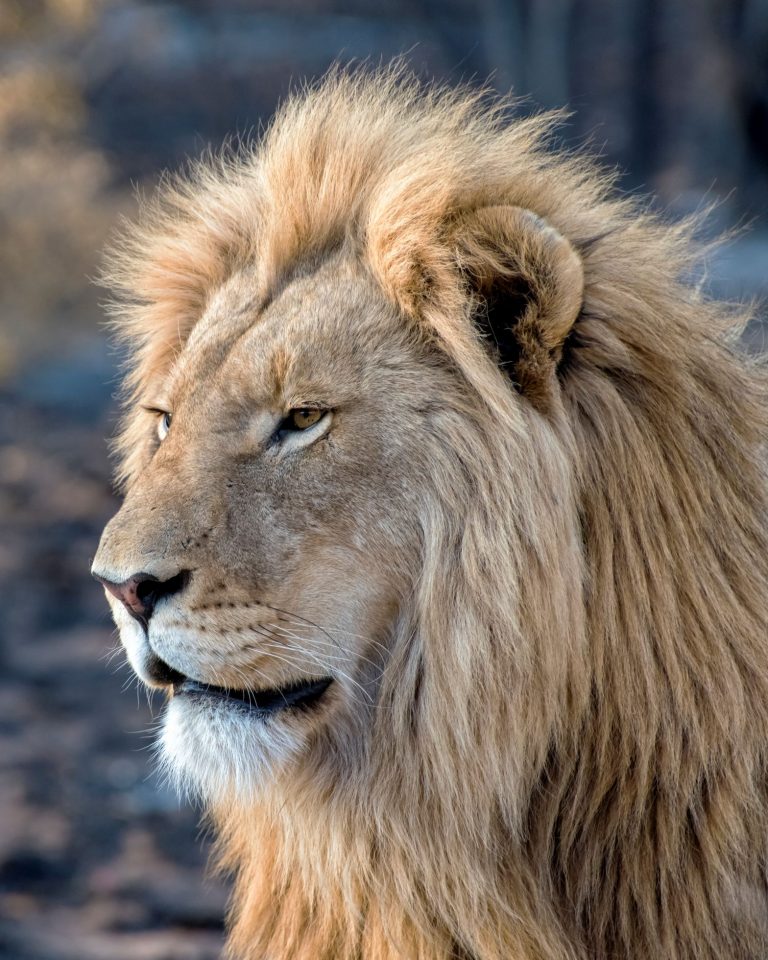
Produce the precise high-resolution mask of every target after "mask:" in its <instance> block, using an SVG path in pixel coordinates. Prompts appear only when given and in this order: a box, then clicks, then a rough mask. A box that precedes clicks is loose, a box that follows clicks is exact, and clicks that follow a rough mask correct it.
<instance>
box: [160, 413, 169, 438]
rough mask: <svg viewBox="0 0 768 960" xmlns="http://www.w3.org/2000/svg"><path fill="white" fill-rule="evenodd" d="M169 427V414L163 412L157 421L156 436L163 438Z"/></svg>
mask: <svg viewBox="0 0 768 960" xmlns="http://www.w3.org/2000/svg"><path fill="white" fill-rule="evenodd" d="M170 429H171V414H170V413H164V414H163V415H162V416H161V417H160V419H159V420H158V421H157V436H158V438H159V439H160V440H165V438H166V436H167V435H168V431H169V430H170Z"/></svg>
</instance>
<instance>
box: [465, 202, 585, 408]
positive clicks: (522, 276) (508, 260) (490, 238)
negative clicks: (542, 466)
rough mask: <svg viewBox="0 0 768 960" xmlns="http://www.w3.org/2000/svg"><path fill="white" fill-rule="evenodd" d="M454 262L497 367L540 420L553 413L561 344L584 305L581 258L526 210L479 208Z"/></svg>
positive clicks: (467, 222)
mask: <svg viewBox="0 0 768 960" xmlns="http://www.w3.org/2000/svg"><path fill="white" fill-rule="evenodd" d="M454 236H455V244H456V257H457V261H458V265H459V268H460V270H461V271H462V273H463V275H464V277H465V278H466V281H467V283H468V284H469V286H470V289H471V290H472V292H473V294H474V296H475V298H476V301H477V307H476V310H475V322H476V324H477V327H478V330H479V332H480V334H481V335H482V336H483V338H484V339H485V340H486V342H487V343H488V347H489V349H490V350H491V352H492V353H493V355H494V356H495V358H496V360H497V362H498V363H499V365H500V367H501V368H502V369H503V370H504V371H505V372H506V373H507V374H508V375H509V377H510V379H511V380H512V381H513V383H514V384H515V386H516V387H517V388H518V389H519V390H520V392H521V393H522V394H523V395H524V396H526V397H528V398H529V399H530V401H531V402H532V403H533V404H534V405H535V406H536V407H538V408H539V409H541V410H542V412H548V411H549V410H550V409H551V405H552V401H553V399H554V396H555V390H556V372H557V365H558V363H559V361H560V358H561V355H562V349H563V343H564V342H565V339H566V337H567V336H568V334H569V333H570V331H571V329H572V327H573V325H574V322H575V321H576V318H577V316H578V315H579V311H580V310H581V305H582V301H583V293H584V269H583V265H582V261H581V257H580V256H579V255H578V254H577V253H576V251H575V250H574V248H573V247H572V246H571V244H570V243H569V242H568V240H566V238H565V237H564V236H563V235H562V234H561V233H559V232H558V231H557V230H556V229H555V228H554V227H553V226H552V225H551V224H550V223H548V222H547V221H546V220H544V219H543V218H542V217H539V216H537V215H536V214H535V213H533V212H532V211H531V210H526V209H524V208H523V207H514V206H494V207H482V208H480V209H477V210H473V211H472V212H471V213H468V214H466V215H465V216H464V217H463V218H462V220H461V221H460V222H459V223H458V224H457V229H456V233H455V235H454Z"/></svg>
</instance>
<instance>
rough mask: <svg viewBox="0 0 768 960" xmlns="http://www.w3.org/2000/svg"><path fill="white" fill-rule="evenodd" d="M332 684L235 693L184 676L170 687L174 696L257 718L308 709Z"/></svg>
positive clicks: (314, 681)
mask: <svg viewBox="0 0 768 960" xmlns="http://www.w3.org/2000/svg"><path fill="white" fill-rule="evenodd" d="M331 683H332V678H331V677H321V678H319V679H318V678H313V679H311V680H306V681H301V682H299V683H292V684H288V685H287V686H285V687H275V688H274V689H267V690H235V689H231V688H229V687H216V686H214V685H213V684H211V683H200V682H199V681H197V680H190V679H189V678H187V677H185V678H184V679H183V680H180V681H177V682H176V683H174V684H173V694H174V697H184V698H185V699H187V698H188V699H192V700H197V699H205V698H208V699H214V700H223V701H227V702H229V703H231V704H234V705H237V706H238V707H240V708H243V709H245V710H248V711H250V712H253V713H256V714H257V715H259V716H263V717H266V716H270V715H272V714H275V713H279V712H281V711H283V710H289V709H294V710H296V709H305V710H306V709H309V708H310V707H313V706H314V705H315V704H316V703H317V702H318V700H320V698H321V697H322V696H323V694H324V693H325V691H326V690H327V689H328V687H329V686H330V685H331Z"/></svg>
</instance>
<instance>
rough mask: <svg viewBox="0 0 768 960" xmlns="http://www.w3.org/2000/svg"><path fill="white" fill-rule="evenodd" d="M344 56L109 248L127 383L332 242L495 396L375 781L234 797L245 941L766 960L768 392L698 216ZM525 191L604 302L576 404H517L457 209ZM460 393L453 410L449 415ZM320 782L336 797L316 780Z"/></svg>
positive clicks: (129, 442)
mask: <svg viewBox="0 0 768 960" xmlns="http://www.w3.org/2000/svg"><path fill="white" fill-rule="evenodd" d="M508 114H509V111H508V109H507V105H505V104H500V105H499V104H494V103H492V102H489V101H488V100H487V98H486V97H485V96H484V95H482V94H478V93H471V92H467V91H464V90H462V91H449V90H445V89H436V88H427V89H425V88H422V87H421V86H420V85H419V84H418V83H416V82H415V81H413V80H411V79H409V78H408V77H405V76H404V75H403V74H402V73H401V72H398V71H391V72H386V73H378V74H374V75H366V74H365V73H356V74H350V73H345V72H339V73H336V74H334V75H333V76H331V77H330V78H329V79H327V80H326V81H324V82H323V83H322V84H321V85H319V86H318V87H316V88H313V89H310V90H307V91H304V92H303V93H301V94H298V95H296V96H294V97H293V98H291V99H290V100H289V101H288V102H287V103H286V104H285V105H284V106H283V107H282V109H281V110H280V112H279V113H278V116H277V118H276V120H275V121H274V122H273V124H272V125H271V127H270V128H269V129H268V130H267V132H266V134H265V136H264V137H263V139H262V140H261V142H260V143H258V144H256V145H253V146H246V147H243V148H241V149H239V150H237V151H235V152H233V153H230V154H227V155H225V156H223V157H219V158H213V159H211V158H209V159H207V160H205V161H204V162H201V163H199V164H197V165H195V166H194V167H193V168H192V169H191V171H190V173H189V174H188V175H187V176H185V177H181V178H172V179H171V178H169V179H167V180H166V182H165V184H164V185H163V187H162V189H161V191H160V192H159V194H158V196H157V198H156V199H154V200H152V201H151V202H150V203H148V204H147V205H146V207H145V211H144V216H143V219H142V221H141V222H140V224H139V225H138V226H137V227H135V228H132V229H131V230H130V231H129V232H128V233H127V237H126V239H125V240H124V241H123V242H122V243H121V244H120V245H119V246H118V248H117V249H116V251H115V252H114V254H113V256H112V261H111V266H110V277H109V282H110V284H111V285H112V287H113V288H114V289H115V290H116V292H117V295H118V303H117V306H116V307H115V312H116V316H117V320H118V326H119V330H120V333H121V335H123V336H124V337H125V338H126V339H127V340H128V341H129V342H130V344H131V347H132V350H133V357H134V363H133V367H132V372H131V373H130V375H129V380H128V384H129V391H130V397H131V398H132V399H130V400H129V414H128V418H127V420H126V426H125V429H124V431H123V433H122V436H121V438H120V440H119V451H120V454H121V463H122V468H121V469H122V477H123V479H124V480H127V481H128V482H129V483H130V480H131V478H132V477H133V475H134V473H135V471H136V465H137V463H138V462H139V459H140V454H141V450H142V446H143V444H144V442H145V441H144V439H143V434H142V433H141V432H140V429H143V427H141V428H140V427H139V426H138V425H137V424H138V423H139V421H138V420H137V419H136V417H135V416H134V415H133V413H132V409H133V404H134V401H135V399H136V398H140V397H141V396H143V395H144V394H145V393H146V391H147V389H148V386H149V385H150V384H151V383H153V382H154V381H155V380H156V379H157V378H159V377H162V375H163V373H164V372H165V371H166V370H167V369H168V367H169V365H170V364H171V363H172V360H173V357H174V356H175V354H176V352H177V351H178V349H179V348H180V346H181V345H183V343H184V341H185V340H186V337H187V336H188V334H189V332H190V331H191V329H192V327H193V326H194V324H195V323H196V321H197V319H198V318H199V316H200V314H201V312H202V310H203V307H204V305H205V303H206V302H207V300H208V298H209V297H210V296H211V295H212V294H213V293H214V292H215V290H216V289H217V288H218V287H219V286H220V285H221V284H222V283H223V282H224V281H225V280H226V279H227V277H228V276H230V275H231V274H233V273H234V272H235V271H237V270H243V269H248V270H250V271H251V272H252V276H253V297H254V300H259V301H266V300H268V299H270V298H271V297H273V296H274V295H275V293H276V292H277V291H279V290H280V288H281V287H282V286H284V285H285V284H287V283H289V282H290V280H291V277H292V275H293V274H294V273H295V272H296V271H297V270H298V269H299V268H300V267H301V265H302V263H305V262H307V261H317V260H319V259H322V258H323V257H324V256H325V255H327V254H328V253H329V252H331V251H333V250H336V249H337V248H339V247H340V246H341V245H342V244H345V245H347V246H348V247H351V248H353V249H355V250H356V251H358V252H359V256H360V258H361V260H362V261H363V262H364V263H365V264H366V265H367V267H368V269H369V270H370V272H371V274H372V276H373V277H374V278H375V279H376V281H377V283H378V285H379V287H380V289H381V290H382V291H383V293H384V294H385V296H386V297H387V298H389V299H390V300H391V301H392V302H393V303H395V304H396V305H397V306H398V307H399V308H400V310H401V311H402V312H403V314H404V316H405V317H406V318H408V321H409V322H412V323H415V324H419V325H421V327H422V328H423V329H427V330H428V331H429V332H430V335H431V336H433V337H434V340H435V342H436V343H437V344H438V345H439V347H440V349H441V350H443V351H444V352H445V354H446V355H447V356H448V357H449V358H450V360H451V362H452V363H453V364H454V365H455V367H456V369H457V370H459V371H461V374H462V376H463V377H464V379H465V381H466V383H467V385H468V390H469V392H470V394H471V396H472V397H474V398H476V401H477V402H476V403H474V405H473V403H472V402H470V401H467V400H466V398H462V400H461V402H459V400H457V404H456V410H457V411H460V412H461V416H462V417H463V420H462V421H461V422H462V424H463V426H464V428H465V429H458V428H457V427H456V426H455V422H449V421H448V419H446V429H445V438H446V439H445V452H444V459H443V460H442V461H437V462H436V463H435V465H434V467H435V478H436V479H435V480H434V485H435V490H436V493H435V496H434V501H433V509H432V512H431V514H430V515H429V516H426V517H422V518H419V522H420V523H421V526H422V535H423V542H424V558H423V570H422V573H421V576H420V578H419V580H418V582H417V583H415V584H414V594H413V599H412V602H411V607H410V609H408V610H406V611H404V612H403V616H402V621H403V622H402V624H401V627H400V635H399V638H398V641H397V643H396V644H395V647H394V650H393V652H392V658H391V662H390V664H389V666H388V668H387V675H386V677H385V679H384V681H383V685H382V688H381V691H380V698H379V702H378V704H377V711H376V716H375V719H374V720H373V721H372V724H373V726H372V729H371V730H370V731H368V733H367V735H368V740H367V747H366V749H367V751H368V754H367V756H368V763H367V767H366V770H367V772H366V774H365V776H360V777H359V778H358V779H357V781H356V782H355V783H353V784H349V783H347V784H346V785H345V787H344V788H343V789H337V788H336V785H334V784H333V783H326V782H321V783H319V784H318V783H305V784H298V785H297V784H295V783H294V784H292V786H291V790H290V793H286V794H284V795H283V794H280V791H279V790H276V791H275V795H274V797H273V798H272V799H271V800H268V801H265V803H264V805H263V807H262V808H261V809H259V810H257V811H242V810H236V811H234V812H233V811H223V810H218V811H214V816H215V817H216V819H217V821H218V823H219V825H220V827H221V830H222V849H223V851H224V853H223V856H224V859H225V861H226V862H228V863H230V864H233V865H236V866H237V869H238V872H239V873H238V886H237V891H238V892H237V906H236V911H235V921H234V930H233V937H232V941H231V943H232V950H233V953H234V955H236V956H243V957H249V958H250V957H252V958H254V960H256V958H259V960H262V958H264V960H267V958H269V960H288V958H290V960H352V958H363V957H364V958H365V960H374V958H375V960H389V958H394V957H396V956H402V957H408V958H419V960H447V958H449V957H454V958H472V960H511V958H513V957H514V958H517V957H520V958H523V957H525V958H538V960H555V958H557V960H563V958H566V957H568V958H587V957H589V958H606V960H607V958H609V957H616V958H619V957H624V958H627V960H630V958H632V960H636V958H648V960H650V958H655V957H659V958H660V957H664V958H668V960H684V958H685V960H694V958H697V960H703V958H712V960H715V958H717V960H722V958H724V957H729V958H738V960H746V958H753V960H757V957H759V956H763V955H764V953H765V951H766V950H767V949H768V946H767V945H766V939H765V936H766V924H765V921H766V853H767V851H766V840H767V839H768V803H767V800H768V796H767V794H766V751H767V749H768V748H766V744H768V656H767V654H768V589H767V588H768V514H767V513H766V489H767V488H766V476H765V469H764V443H765V435H766V413H767V412H768V404H767V399H766V391H765V382H766V381H765V374H764V369H763V367H762V365H760V364H758V362H757V361H748V360H747V359H745V358H744V357H741V356H738V355H737V353H736V351H735V349H733V347H732V346H731V345H729V344H731V343H732V342H733V339H734V337H735V336H736V334H737V332H738V330H739V329H740V328H741V325H742V324H743V322H744V320H745V319H746V317H745V314H744V313H743V312H739V311H735V310H732V309H730V308H728V307H726V306H724V305H722V304H719V303H716V302H712V301H709V300H707V299H706V298H705V297H703V296H702V295H701V294H700V292H699V291H698V290H697V289H695V288H694V287H692V286H691V285H690V283H689V280H688V279H687V278H690V275H691V268H692V265H693V263H694V261H695V257H696V255H697V251H696V249H695V246H694V244H693V242H692V240H691V230H692V226H691V224H683V225H676V226H670V225H668V224H665V223H663V222H662V221H661V220H660V219H658V218H657V217H656V216H654V215H653V214H651V213H649V212H647V211H644V210H642V209H641V208H640V207H639V206H638V204H637V203H636V202H633V201H629V200H626V199H620V198H618V197H617V196H616V195H615V193H614V192H613V191H612V186H611V181H610V178H608V177H606V175H605V174H604V173H603V172H601V171H599V170H598V169H596V168H595V167H594V166H593V165H592V164H591V163H590V162H589V161H587V160H585V159H583V158H580V157H572V156H568V155H564V154H563V153H562V152H557V151H552V150H551V148H550V131H551V127H552V122H553V121H552V118H551V117H548V116H544V117H534V118H532V119H525V120H511V119H510V117H509V115H508ZM498 204H509V205H515V206H518V207H522V208H525V209H526V210H531V211H533V212H534V213H535V214H537V215H538V216H539V217H541V218H545V219H546V220H547V221H548V222H549V223H551V224H552V225H554V227H555V228H556V229H557V230H558V231H559V232H560V233H561V234H562V235H563V236H564V237H566V238H567V239H568V240H569V241H570V243H571V244H572V245H573V247H574V248H575V249H576V250H577V251H578V253H579V254H580V256H581V259H582V261H583V267H584V300H583V306H582V309H581V313H580V315H579V318H578V320H577V322H576V325H575V327H574V329H573V331H572V332H571V334H570V336H569V338H568V340H567V341H566V344H565V351H564V354H563V358H562V361H561V363H560V366H559V370H558V378H559V384H560V399H559V401H558V404H557V406H556V408H555V409H553V410H552V411H547V412H546V413H542V412H541V411H539V410H537V409H536V408H535V407H533V406H528V407H525V409H524V411H523V414H522V416H521V415H520V414H519V413H518V414H517V415H516V416H512V415H511V414H510V394H511V390H510V388H509V384H508V382H505V381H504V379H503V378H501V377H499V376H498V371H497V370H496V369H495V368H494V367H493V365H492V364H490V363H489V362H488V355H487V351H485V350H484V349H483V348H482V344H481V343H480V342H479V340H478V338H477V336H476V335H475V333H474V331H473V328H472V324H471V323H470V322H469V317H470V313H471V311H472V310H473V309H474V308H475V306H476V303H475V298H474V297H473V295H472V294H471V293H470V292H469V291H468V289H467V286H466V282H465V280H464V278H463V275H462V272H461V271H460V270H457V268H456V262H457V251H456V247H455V244H454V243H453V240H452V239H451V238H452V236H453V234H452V231H451V226H452V224H454V223H456V222H457V221H458V220H460V219H461V217H462V216H463V215H464V214H466V213H467V212H470V211H473V210H476V209H478V208H480V207H486V206H493V205H498ZM458 416H459V414H457V417H458ZM318 797H320V798H322V802H320V800H319V799H318Z"/></svg>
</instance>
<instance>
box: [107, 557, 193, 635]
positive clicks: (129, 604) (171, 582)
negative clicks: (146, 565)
mask: <svg viewBox="0 0 768 960" xmlns="http://www.w3.org/2000/svg"><path fill="white" fill-rule="evenodd" d="M94 576H95V577H96V579H97V580H98V581H99V583H101V584H103V585H104V586H105V587H106V588H107V590H109V592H110V593H111V594H112V596H113V597H117V599H118V600H120V601H121V602H122V604H123V606H124V607H125V609H126V610H127V611H128V613H130V615H131V616H132V617H134V618H135V619H136V620H138V621H139V623H141V624H143V625H144V626H145V627H146V626H147V624H148V623H149V618H150V617H151V616H152V611H153V610H154V609H155V606H156V604H157V601H158V600H160V599H162V598H163V597H170V596H172V595H173V594H174V593H179V592H180V591H181V590H183V589H184V587H185V586H186V585H187V582H188V581H189V571H188V570H181V571H179V573H177V574H176V575H175V576H173V577H170V578H169V579H168V580H159V579H158V578H157V577H153V576H152V574H150V573H134V575H133V576H132V577H128V579H127V580H124V581H123V582H122V583H113V582H112V581H111V580H105V579H104V577H100V576H98V574H94Z"/></svg>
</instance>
